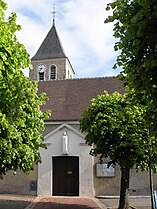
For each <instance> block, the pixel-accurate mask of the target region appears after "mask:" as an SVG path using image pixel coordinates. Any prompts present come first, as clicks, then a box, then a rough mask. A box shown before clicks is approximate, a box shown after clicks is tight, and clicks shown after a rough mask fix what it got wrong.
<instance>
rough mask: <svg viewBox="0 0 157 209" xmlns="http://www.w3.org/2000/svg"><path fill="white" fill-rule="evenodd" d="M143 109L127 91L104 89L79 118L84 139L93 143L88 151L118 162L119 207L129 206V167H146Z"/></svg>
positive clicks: (145, 129)
mask: <svg viewBox="0 0 157 209" xmlns="http://www.w3.org/2000/svg"><path fill="white" fill-rule="evenodd" d="M145 111H146V109H145V107H143V106H141V105H133V104H132V103H131V98H130V97H129V95H121V94H119V93H117V92H115V93H113V94H111V95H110V94H108V93H107V92H104V94H103V95H99V96H98V97H97V98H96V99H93V100H92V101H91V104H90V106H89V108H87V109H86V110H85V111H84V113H83V115H82V117H81V119H80V127H81V130H82V131H83V132H85V133H86V134H87V135H86V137H85V140H86V142H87V144H89V145H93V147H92V149H91V154H92V155H99V156H100V159H101V160H104V158H109V159H110V161H109V164H108V165H116V164H119V166H120V168H121V172H122V174H121V192H120V205H119V209H124V208H128V193H129V173H130V169H132V168H133V167H134V166H136V168H139V167H140V168H141V169H144V168H146V167H147V168H148V162H149V159H148V158H149V153H148V152H149V151H148V150H149V149H148V145H149V144H148V130H147V128H145V123H144V117H143V116H144V114H145Z"/></svg>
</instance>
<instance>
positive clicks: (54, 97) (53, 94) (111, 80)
mask: <svg viewBox="0 0 157 209" xmlns="http://www.w3.org/2000/svg"><path fill="white" fill-rule="evenodd" d="M104 90H106V91H108V92H109V93H113V92H115V91H117V92H119V93H124V88H123V85H122V82H121V81H120V80H118V79H117V78H116V77H103V78H87V79H70V80H55V81H43V82H39V92H40V93H41V92H45V93H46V94H47V96H48V97H49V100H48V101H47V103H46V105H44V106H43V107H42V110H47V109H49V110H53V113H52V115H51V116H50V118H49V120H50V121H63V120H64V121H66V120H67V121H68V120H72V121H73V120H74V121H77V120H79V119H80V116H81V114H82V113H83V111H84V110H85V109H86V108H87V107H88V106H89V104H90V100H91V99H92V98H96V97H97V96H98V95H100V94H102V93H103V92H104Z"/></svg>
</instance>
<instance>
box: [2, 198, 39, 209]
mask: <svg viewBox="0 0 157 209" xmlns="http://www.w3.org/2000/svg"><path fill="white" fill-rule="evenodd" d="M34 199H35V197H30V196H16V195H0V209H25V208H26V207H27V206H28V205H30V204H31V203H32V202H33V201H34Z"/></svg>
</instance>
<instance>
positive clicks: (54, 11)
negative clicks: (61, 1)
mask: <svg viewBox="0 0 157 209" xmlns="http://www.w3.org/2000/svg"><path fill="white" fill-rule="evenodd" d="M52 14H53V26H54V25H55V14H56V8H55V4H54V5H53V12H52Z"/></svg>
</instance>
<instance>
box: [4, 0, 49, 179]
mask: <svg viewBox="0 0 157 209" xmlns="http://www.w3.org/2000/svg"><path fill="white" fill-rule="evenodd" d="M6 8H7V5H6V4H5V3H4V2H3V1H2V0H0V176H1V177H3V175H5V174H6V172H7V171H8V170H13V171H16V170H17V169H18V168H20V169H21V170H22V171H24V172H25V173H28V172H29V171H30V170H31V169H32V167H33V163H34V162H35V163H38V162H40V161H41V158H40V154H39V148H40V147H44V145H43V144H42V140H43V137H42V134H41V133H40V131H42V130H43V129H44V120H45V119H46V118H47V117H48V115H49V112H42V111H41V110H40V107H41V105H43V104H44V103H45V101H46V98H47V97H46V95H45V94H40V95H38V86H37V83H36V82H30V81H29V79H28V78H26V77H25V76H24V74H23V72H22V69H25V68H27V67H30V59H29V55H28V53H27V52H26V49H25V47H24V46H23V45H22V44H21V43H19V41H18V40H17V37H16V35H15V33H16V31H18V30H20V26H19V25H17V24H16V14H14V13H13V14H11V15H10V17H9V18H8V19H7V20H6V19H5V13H4V12H5V10H6Z"/></svg>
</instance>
